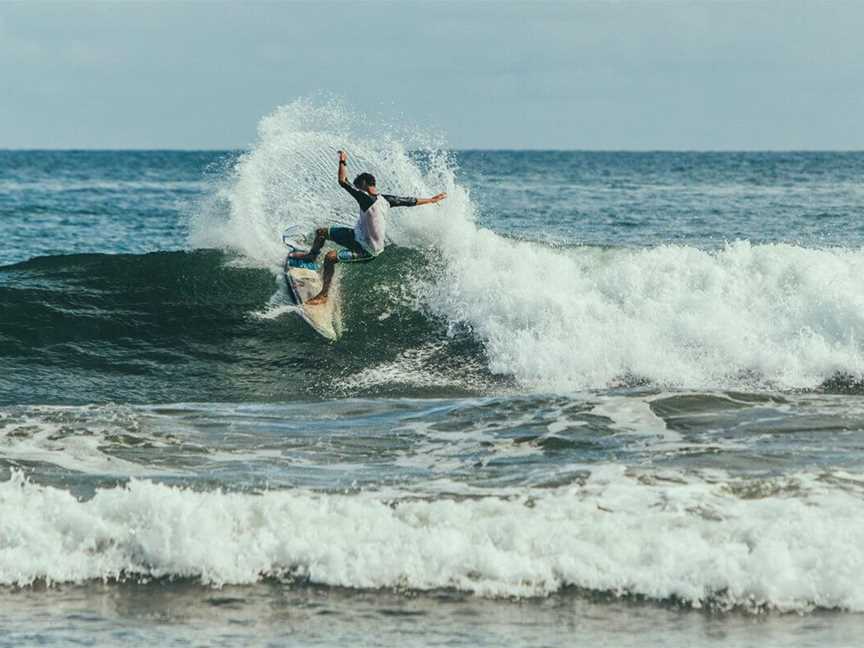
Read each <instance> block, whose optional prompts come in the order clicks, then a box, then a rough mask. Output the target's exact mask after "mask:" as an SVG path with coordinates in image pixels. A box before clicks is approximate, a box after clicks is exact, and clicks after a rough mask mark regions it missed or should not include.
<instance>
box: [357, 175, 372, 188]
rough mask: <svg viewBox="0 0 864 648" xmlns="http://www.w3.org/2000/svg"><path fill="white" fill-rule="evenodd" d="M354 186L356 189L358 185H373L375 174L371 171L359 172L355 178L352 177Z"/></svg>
mask: <svg viewBox="0 0 864 648" xmlns="http://www.w3.org/2000/svg"><path fill="white" fill-rule="evenodd" d="M354 186H355V187H357V188H358V189H359V188H360V187H374V186H375V176H373V175H372V174H371V173H361V174H360V175H358V176H357V177H356V178H354Z"/></svg>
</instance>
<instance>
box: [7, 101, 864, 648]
mask: <svg viewBox="0 0 864 648" xmlns="http://www.w3.org/2000/svg"><path fill="white" fill-rule="evenodd" d="M339 149H344V150H347V152H348V154H349V159H348V164H349V176H351V177H353V175H355V174H357V173H359V172H361V171H369V172H371V173H373V174H374V175H375V176H376V177H377V178H378V184H379V189H380V190H381V191H384V192H387V193H393V194H397V195H409V196H410V195H419V196H429V195H433V194H435V193H438V192H441V191H446V192H447V193H448V198H447V200H445V201H444V202H442V203H439V204H438V205H435V206H428V207H419V208H411V209H407V208H406V209H394V210H392V211H391V215H390V222H389V224H388V235H389V237H390V245H389V246H388V248H387V249H386V250H385V252H384V253H383V254H382V255H381V257H380V258H379V259H377V260H376V261H375V262H374V263H370V264H362V265H355V266H348V267H343V268H340V273H339V291H340V296H339V299H340V301H341V307H342V318H343V335H342V337H341V338H340V340H339V341H337V342H336V343H332V344H331V343H327V342H325V341H322V340H321V339H319V338H318V337H317V336H316V335H315V334H314V333H312V332H310V331H309V330H308V329H307V328H306V327H305V325H304V324H303V322H302V321H300V320H299V318H297V317H295V316H294V315H293V313H291V312H290V311H289V310H286V309H285V308H284V306H282V305H280V304H282V302H281V301H280V299H281V295H282V294H283V291H284V284H283V283H282V279H281V268H282V262H283V260H284V254H285V248H284V246H283V245H282V243H281V234H282V231H283V230H284V229H285V228H287V227H289V226H294V227H297V228H299V230H300V231H302V232H309V233H311V232H312V231H313V230H314V228H316V227H320V226H322V225H337V224H338V225H351V224H353V219H354V217H355V216H354V212H355V206H354V204H353V201H352V200H351V199H350V197H349V196H348V195H347V194H346V193H345V192H344V191H343V190H342V189H341V188H340V187H339V186H338V185H337V183H336V172H337V165H336V159H337V158H336V151H337V150H339ZM862 180H864V155H861V154H855V153H836V154H834V153H795V152H790V153H626V152H621V153H611V152H610V153H603V152H562V151H537V152H530V151H521V152H520V151H452V150H450V149H448V147H447V145H446V141H445V139H444V138H443V137H442V136H440V135H438V134H430V133H429V132H427V131H424V130H423V129H417V128H415V127H413V126H405V125H403V124H396V125H394V124H393V123H391V122H389V121H387V120H386V119H383V118H379V117H376V116H370V115H361V114H358V113H356V112H355V111H353V110H352V109H351V108H350V107H348V106H347V105H346V104H345V103H344V102H339V101H334V100H323V101H322V100H317V99H316V100H312V99H302V100H298V101H295V102H293V103H290V104H288V105H285V106H282V107H279V108H277V109H275V110H274V111H273V112H272V113H271V114H269V115H267V116H265V117H264V118H263V119H262V120H261V122H260V124H259V127H258V135H257V139H256V141H255V142H254V144H253V145H252V146H251V147H250V148H249V149H248V150H244V151H226V152H182V151H178V152H165V151H158V152H156V151H154V152H146V151H128V152H124V151H102V152H63V151H0V214H2V219H0V236H3V240H6V241H8V242H9V245H8V246H7V247H6V248H4V249H2V250H0V314H2V315H0V369H2V371H0V610H3V612H0V627H2V628H3V630H4V634H3V637H4V638H0V645H5V644H4V642H8V643H9V644H10V645H13V644H15V643H22V642H23V643H26V642H28V641H29V642H40V641H42V642H45V641H52V640H53V641H58V642H65V643H69V642H76V641H82V640H83V639H84V638H90V639H93V638H94V637H95V639H94V640H95V641H96V642H97V643H102V644H112V643H113V644H116V643H117V642H126V643H136V644H137V643H150V644H153V643H159V644H162V643H165V644H169V643H171V642H175V643H181V644H186V643H188V644H196V642H197V644H200V645H204V644H206V645H226V646H227V645H237V643H255V642H259V643H261V642H265V643H266V642H270V643H274V644H276V643H280V642H285V641H288V639H286V637H288V634H286V633H288V630H286V628H289V627H290V628H291V631H290V632H292V633H294V634H292V635H291V639H290V640H291V641H295V642H296V643H297V644H298V645H306V644H314V645H323V646H332V645H345V644H346V643H352V644H360V645H373V644H374V645H394V646H395V645H399V646H404V645H427V644H428V643H430V642H436V641H437V642H440V643H446V644H452V645H471V646H474V645H500V643H502V642H503V641H517V642H518V643H520V644H523V645H538V646H539V645H548V644H550V643H555V642H556V641H559V640H560V639H561V634H560V632H561V628H571V627H578V629H579V632H580V636H581V637H582V638H583V639H584V640H585V641H586V642H588V643H590V642H594V643H598V642H599V643H602V642H608V641H613V640H614V641H615V642H617V643H620V644H621V645H637V643H636V640H635V639H634V637H637V638H640V639H641V640H644V641H649V642H650V641H661V640H662V641H663V642H664V644H666V645H673V646H675V645H681V646H684V645H693V644H698V645H702V644H709V643H716V644H723V645H757V644H758V645H760V646H765V645H780V644H783V645H789V643H790V642H792V643H794V642H795V641H798V640H801V639H802V637H803V638H804V639H803V640H804V641H805V643H806V642H810V643H814V644H815V643H819V644H820V645H837V646H842V645H851V644H853V643H854V638H855V637H857V636H859V635H860V632H861V629H862V626H861V619H862V617H861V613H862V612H864V586H862V582H864V580H862V578H861V576H862V574H864V550H862V547H864V504H862V501H864V500H862V494H864V452H862V449H861V448H862V446H861V435H862V431H864V393H862V375H864V360H862V350H864V346H862V340H864V288H862V286H861V283H860V281H858V278H859V277H861V276H862V274H864V228H862V227H861V225H860V223H859V221H860V215H861V213H862V212H864V191H862V189H861V187H862V186H864V185H862ZM47 231H50V232H51V236H46V235H45V232H47ZM619 639H620V641H618V640H619ZM628 642H629V643H628Z"/></svg>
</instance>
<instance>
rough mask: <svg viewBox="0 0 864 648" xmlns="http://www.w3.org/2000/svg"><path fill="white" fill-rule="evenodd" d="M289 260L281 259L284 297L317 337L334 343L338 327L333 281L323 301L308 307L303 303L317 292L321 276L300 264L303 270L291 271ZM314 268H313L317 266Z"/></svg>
mask: <svg viewBox="0 0 864 648" xmlns="http://www.w3.org/2000/svg"><path fill="white" fill-rule="evenodd" d="M290 260H291V259H290V257H289V258H287V259H285V281H286V282H287V284H288V296H289V297H290V298H291V300H292V301H293V302H294V304H295V305H296V306H297V314H298V315H300V317H301V318H303V320H304V321H305V322H306V323H307V324H308V325H309V326H311V327H312V329H313V330H314V331H315V332H316V333H318V334H319V335H320V336H321V337H324V338H327V339H328V340H338V339H339V335H340V334H341V332H342V330H341V329H342V326H341V320H340V315H341V314H340V309H339V292H338V286H337V285H336V277H334V278H333V283H332V284H331V285H330V294H329V296H328V299H327V301H326V302H325V303H323V304H320V305H317V306H309V305H307V304H306V301H307V300H309V299H312V298H313V297H314V296H315V295H317V294H318V293H319V292H320V291H321V285H322V280H321V274H320V273H319V272H318V271H317V270H313V269H312V268H311V267H308V266H311V265H313V264H304V265H306V266H307V267H295V266H292V265H290V263H289V262H290ZM314 266H316V267H317V264H314Z"/></svg>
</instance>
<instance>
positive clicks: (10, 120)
mask: <svg viewBox="0 0 864 648" xmlns="http://www.w3.org/2000/svg"><path fill="white" fill-rule="evenodd" d="M319 91H325V92H330V93H333V94H336V95H338V96H341V97H342V98H343V99H344V101H345V103H346V104H347V105H349V106H351V107H355V108H356V109H357V110H359V111H363V112H375V113H384V114H392V115H394V116H397V118H398V119H401V120H403V122H408V123H413V124H418V125H420V126H423V127H429V128H430V129H435V130H436V131H440V132H443V133H444V134H445V135H446V137H447V139H448V141H449V142H450V144H451V145H452V146H453V147H455V148H577V149H864V1H861V0H849V1H844V0H835V1H833V2H832V1H827V2H820V1H818V0H810V1H806V2H799V1H796V0H778V1H772V0H764V1H756V0H753V1H750V2H728V1H724V0H715V1H713V2H705V1H693V2H688V1H685V0H669V1H666V2H661V1H655V0H638V1H631V2H626V1H622V2H613V1H611V0H608V1H600V2H580V1H578V0H570V1H569V2H563V3H556V2H543V1H534V2H507V1H504V0H497V1H494V2H486V1H482V2H481V1H479V0H475V1H469V0H461V1H459V2H435V1H427V2H419V1H406V0H400V1H399V2H380V1H371V0H369V1H366V0H351V1H350V2H315V3H308V4H307V3H296V2H270V3H264V2H257V3H256V2H243V3H239V2H238V3H211V2H186V3H181V2H133V1H125V2H119V1H118V2H86V3H85V2H74V1H66V2H54V3H48V2H39V1H38V0H27V1H26V2H11V3H10V2H3V1H2V0H0V148H238V147H240V148H242V147H246V146H248V145H249V144H251V143H252V141H253V140H254V137H255V127H256V124H257V122H258V120H259V119H260V118H261V117H262V116H263V115H265V114H267V113H268V112H270V111H271V110H272V109H273V108H275V107H276V106H278V105H280V104H284V103H288V102H290V101H292V100H294V99H296V98H298V97H304V96H309V95H311V94H313V93H316V92H319Z"/></svg>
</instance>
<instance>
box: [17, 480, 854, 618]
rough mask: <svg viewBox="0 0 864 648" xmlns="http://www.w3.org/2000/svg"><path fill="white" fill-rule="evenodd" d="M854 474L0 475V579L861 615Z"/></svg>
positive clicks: (25, 582) (20, 582)
mask: <svg viewBox="0 0 864 648" xmlns="http://www.w3.org/2000/svg"><path fill="white" fill-rule="evenodd" d="M861 484H862V482H861V479H860V477H859V478H856V477H855V476H852V475H829V474H825V475H813V474H799V475H790V476H786V477H784V478H777V479H774V480H767V481H762V482H758V483H757V482H752V481H746V480H725V479H723V477H722V475H718V474H713V473H712V474H711V475H707V476H703V477H698V476H696V475H694V474H687V473H675V474H674V475H672V474H659V473H657V474H652V473H648V472H641V473H638V472H637V473H632V472H631V473H628V472H627V471H626V470H625V469H624V468H622V467H614V466H610V467H607V468H605V469H604V468H602V467H601V468H598V469H597V470H595V471H594V473H593V474H592V476H591V477H590V478H589V479H588V481H587V482H586V483H585V484H584V485H581V486H574V487H566V488H559V489H549V490H547V491H543V492H536V491H534V492H532V493H530V494H528V493H526V494H525V495H524V496H513V497H508V498H501V497H479V498H471V499H461V500H460V499H417V498H416V497H413V498H407V499H399V498H389V499H383V498H381V497H380V496H374V495H371V494H365V495H364V494H358V495H334V494H316V493H311V492H300V491H291V492H277V491H266V492H262V493H259V494H243V493H224V492H195V491H192V490H185V489H181V488H176V487H171V486H167V485H162V484H158V483H153V482H149V481H132V482H131V483H129V484H128V485H127V486H126V487H119V488H111V489H104V490H99V491H97V493H96V495H95V496H94V497H93V498H92V499H89V500H78V499H76V498H75V497H73V496H72V495H71V494H69V493H68V492H66V491H63V490H58V489H55V488H52V487H48V486H39V485H36V484H33V483H30V482H29V481H27V480H26V479H25V478H23V477H22V475H21V474H20V473H15V474H13V476H12V479H10V480H9V481H6V482H3V483H0V513H2V515H0V538H2V543H0V583H3V584H5V585H16V586H27V585H32V584H33V583H36V582H47V583H49V584H53V583H63V582H82V581H87V580H93V579H109V580H110V579H144V580H147V579H151V578H163V577H170V578H193V579H198V580H200V581H201V582H202V583H204V584H208V585H214V586H221V585H225V584H230V583H233V584H242V583H253V582H256V581H259V580H260V579H262V578H268V577H276V578H283V579H288V580H294V581H301V582H311V583H314V584H318V585H328V586H339V587H349V588H356V589H377V588H397V589H405V590H433V589H441V588H451V589H455V590H459V591H465V592H471V593H473V594H476V595H480V596H490V597H501V596H504V597H514V596H515V597H525V596H547V595H550V594H554V593H556V592H560V591H563V590H566V589H568V588H578V589H580V590H584V591H587V592H592V593H603V594H611V595H613V596H636V597H640V598H646V599H651V600H657V601H677V602H679V603H680V602H684V603H686V604H688V605H691V606H694V607H702V606H712V607H719V608H722V609H730V608H742V609H746V610H762V609H776V610H781V611H799V612H800V611H809V610H812V609H814V608H824V609H846V610H853V611H864V587H862V584H861V582H860V579H859V578H858V574H859V573H860V566H861V565H862V564H864V550H862V547H864V524H862V523H861V522H860V521H861V520H862V519H864V514H862V513H864V511H862V504H861V492H862V485H861Z"/></svg>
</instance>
